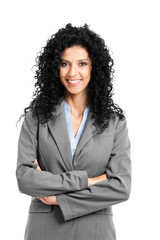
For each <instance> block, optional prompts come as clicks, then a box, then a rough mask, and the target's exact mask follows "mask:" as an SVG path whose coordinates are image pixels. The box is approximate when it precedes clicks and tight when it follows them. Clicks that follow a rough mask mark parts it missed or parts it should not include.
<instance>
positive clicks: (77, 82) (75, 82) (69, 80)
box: [68, 80, 81, 83]
mask: <svg viewBox="0 0 160 240" xmlns="http://www.w3.org/2000/svg"><path fill="white" fill-rule="evenodd" d="M80 81H81V80H77V81H70V80H68V82H70V83H78V82H80Z"/></svg>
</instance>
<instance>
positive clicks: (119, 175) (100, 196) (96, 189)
mask: <svg viewBox="0 0 160 240" xmlns="http://www.w3.org/2000/svg"><path fill="white" fill-rule="evenodd" d="M106 174H107V176H108V178H109V179H107V180H104V181H101V182H99V183H96V184H94V185H92V186H90V187H87V188H86V189H83V190H80V191H76V192H73V193H67V194H60V195H57V196H56V197H57V201H58V203H59V206H60V208H61V210H62V213H63V216H64V220H65V221H67V220H70V219H73V218H76V217H80V216H83V215H86V214H89V213H92V212H95V211H98V210H101V209H104V208H107V207H109V206H112V205H114V204H117V203H120V202H123V201H126V200H128V198H129V196H130V190H131V161H130V140H129V137H128V129H127V125H126V120H123V121H119V122H118V124H117V127H116V130H115V136H114V143H113V148H112V152H111V155H110V159H109V163H108V165H107V168H106Z"/></svg>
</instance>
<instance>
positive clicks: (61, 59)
mask: <svg viewBox="0 0 160 240" xmlns="http://www.w3.org/2000/svg"><path fill="white" fill-rule="evenodd" d="M61 60H62V61H65V62H69V61H68V60H65V59H63V58H62V59H61ZM81 61H87V62H90V60H89V59H79V60H78V61H77V62H81Z"/></svg>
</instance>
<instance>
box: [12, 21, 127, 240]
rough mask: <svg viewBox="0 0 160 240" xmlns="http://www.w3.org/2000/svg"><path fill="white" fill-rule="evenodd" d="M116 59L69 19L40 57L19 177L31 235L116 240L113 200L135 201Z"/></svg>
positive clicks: (28, 238) (45, 239) (28, 239)
mask: <svg viewBox="0 0 160 240" xmlns="http://www.w3.org/2000/svg"><path fill="white" fill-rule="evenodd" d="M112 67H113V60H112V58H111V56H110V54H109V50H108V48H107V47H106V45H105V42H104V40H103V39H102V38H101V37H100V36H99V35H97V34H96V33H95V32H93V31H91V30H90V29H89V27H88V25H87V24H85V25H84V26H83V27H73V26H72V25H71V24H67V25H66V27H65V28H62V29H60V30H59V31H58V32H57V33H56V34H54V35H52V36H51V38H50V39H49V40H48V41H47V44H46V46H45V47H44V48H43V50H42V51H41V52H40V54H39V56H38V57H37V70H36V75H35V78H36V79H37V82H36V84H35V87H36V90H35V93H34V98H33V100H32V102H31V103H30V106H29V107H27V108H25V110H24V114H23V115H22V116H24V115H25V118H24V121H23V124H22V127H21V132H20V136H19V142H18V160H17V168H16V177H17V182H18V187H19V190H20V192H22V193H25V194H27V195H30V196H32V198H31V204H30V207H29V216H28V221H27V224H26V229H25V240H51V239H52V240H53V239H54V240H59V239H65V240H72V239H73V240H85V239H86V240H93V239H97V240H105V239H106V240H115V239H116V236H115V228H114V223H113V220H112V217H113V213H112V205H114V204H117V203H120V202H123V201H125V200H127V199H128V198H129V195H130V188H131V163H130V141H129V137H128V130H127V125H126V119H125V116H124V114H123V110H122V109H121V108H120V107H118V105H116V104H114V102H113V99H112V95H113V84H112V80H113V68H112Z"/></svg>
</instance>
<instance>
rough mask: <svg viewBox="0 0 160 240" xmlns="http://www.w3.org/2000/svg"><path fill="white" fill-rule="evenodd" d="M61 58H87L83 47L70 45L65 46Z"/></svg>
mask: <svg viewBox="0 0 160 240" xmlns="http://www.w3.org/2000/svg"><path fill="white" fill-rule="evenodd" d="M62 58H75V59H89V56H88V52H87V50H86V49H85V48H84V47H81V46H72V47H69V48H65V50H64V51H63V53H62Z"/></svg>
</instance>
